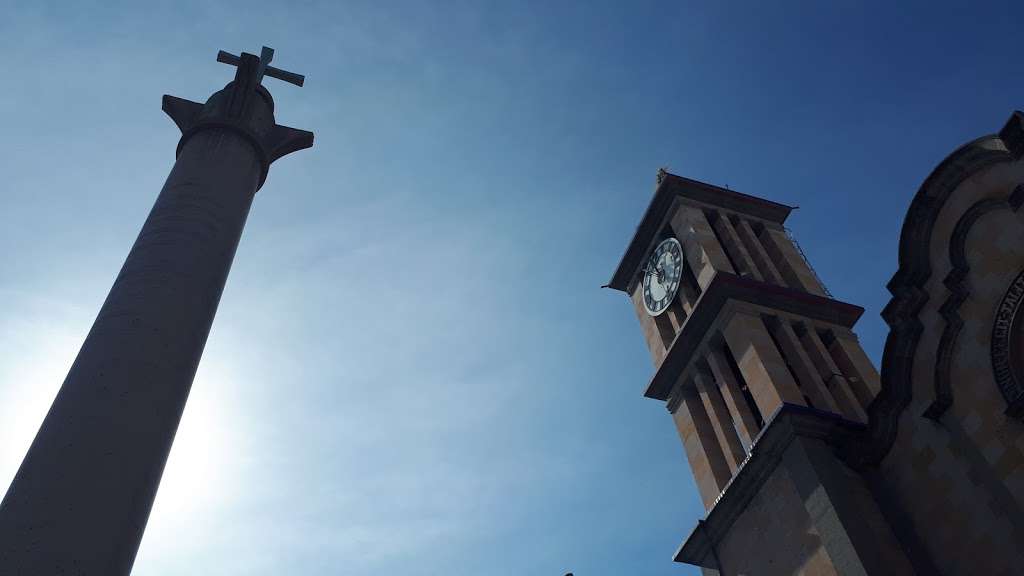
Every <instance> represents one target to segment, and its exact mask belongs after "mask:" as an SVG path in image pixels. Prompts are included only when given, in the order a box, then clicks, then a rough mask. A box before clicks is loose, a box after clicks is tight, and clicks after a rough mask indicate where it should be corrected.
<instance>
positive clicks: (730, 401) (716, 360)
mask: <svg viewBox="0 0 1024 576" xmlns="http://www.w3.org/2000/svg"><path fill="white" fill-rule="evenodd" d="M704 359H705V360H707V363H708V368H709V369H710V370H711V374H712V375H713V376H714V378H715V380H716V381H717V382H718V383H719V389H720V390H721V391H722V398H723V399H724V400H725V405H726V406H727V407H728V408H729V412H730V413H731V414H732V418H733V422H735V423H736V432H737V433H738V434H739V435H740V440H742V441H743V445H744V446H745V447H748V448H749V447H750V445H751V444H753V443H754V438H756V437H757V433H758V432H760V427H759V426H758V425H757V419H756V418H755V417H754V412H753V411H752V410H751V409H750V407H749V406H748V405H747V401H746V399H745V398H744V397H743V391H742V390H741V389H740V383H739V382H738V381H737V380H736V376H734V375H733V373H732V369H731V368H730V367H729V363H728V360H726V358H725V350H723V349H722V343H721V342H712V343H711V344H710V345H709V346H708V349H707V352H706V353H705V355H704Z"/></svg>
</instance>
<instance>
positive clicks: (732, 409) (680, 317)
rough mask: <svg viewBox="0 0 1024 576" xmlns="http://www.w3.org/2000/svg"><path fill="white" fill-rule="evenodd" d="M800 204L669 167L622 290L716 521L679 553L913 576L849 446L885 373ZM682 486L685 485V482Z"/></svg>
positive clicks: (621, 278)
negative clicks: (799, 218) (817, 254)
mask: <svg viewBox="0 0 1024 576" xmlns="http://www.w3.org/2000/svg"><path fill="white" fill-rule="evenodd" d="M792 209H793V208H792V207H790V206H786V205H783V204H779V203H776V202H772V201H769V200H765V199H762V198H757V197H754V196H748V195H746V194H741V193H739V192H735V191H732V190H728V189H724V188H719V187H717V186H712V185H709V184H705V183H702V182H697V181H694V180H690V179H687V178H683V177H680V176H676V175H674V174H670V173H668V172H665V171H663V170H662V171H659V174H658V184H657V190H656V192H655V194H654V198H653V200H652V201H651V203H650V205H649V206H648V208H647V211H646V212H645V214H644V216H643V219H642V220H641V222H640V225H639V226H638V227H637V230H636V233H635V234H634V236H633V238H632V240H631V241H630V243H629V246H628V248H627V249H626V252H625V254H624V255H623V257H622V260H621V262H620V263H619V265H618V267H617V268H616V270H615V273H614V275H613V276H612V279H611V282H610V283H609V286H610V287H611V288H614V289H617V290H621V291H623V292H625V293H626V294H627V295H629V296H630V298H631V300H632V302H633V307H634V309H635V311H636V315H637V318H638V320H639V322H640V326H641V329H642V332H643V335H644V338H645V339H646V341H647V347H648V349H649V350H650V353H651V358H652V360H653V361H654V366H655V370H654V375H653V376H652V378H651V380H650V381H649V382H648V384H647V387H646V390H645V391H644V395H645V396H646V397H648V398H652V399H655V400H660V401H662V402H664V403H665V406H666V408H667V409H668V412H669V414H670V415H671V417H672V420H673V421H674V423H675V426H676V428H677V430H678V432H679V437H680V439H681V440H682V443H683V446H684V448H685V452H686V457H687V459H688V460H689V463H690V469H691V472H692V473H693V476H694V479H695V481H696V485H697V489H698V490H699V492H700V496H701V499H702V500H703V502H704V506H705V508H706V509H707V515H706V517H705V518H704V519H703V520H699V521H698V522H697V525H696V527H695V528H694V529H693V531H692V532H691V533H690V535H689V536H688V537H687V538H686V540H685V541H684V542H683V543H682V545H681V546H680V548H679V550H678V551H677V552H676V554H675V558H674V559H675V560H676V561H678V562H685V563H689V564H694V565H697V566H700V567H702V568H703V569H704V572H705V573H706V574H724V575H730V576H732V575H738V574H756V575H764V574H870V575H875V574H878V575H881V574H886V575H892V574H912V573H914V572H915V568H914V567H912V563H911V560H910V558H909V557H908V556H907V554H906V553H905V551H904V545H903V544H902V543H901V542H900V540H899V539H898V538H897V535H896V532H894V530H893V528H892V526H891V524H890V523H891V519H890V518H888V517H887V515H886V513H885V510H884V509H883V508H882V507H880V505H879V502H878V501H877V499H876V497H875V496H874V494H873V491H872V488H871V484H872V482H873V480H872V478H871V477H869V476H866V475H864V474H863V473H861V472H858V471H857V470H855V469H854V468H852V467H851V466H850V465H848V463H847V462H846V461H845V459H844V458H843V456H842V454H841V452H842V450H843V447H844V446H846V445H848V444H849V443H850V441H851V439H853V438H856V437H858V436H860V435H863V434H864V432H865V430H866V428H867V423H868V416H867V409H868V407H869V406H870V404H871V403H872V400H873V399H874V398H875V396H876V395H877V394H878V392H879V389H880V382H879V374H878V372H877V371H876V370H875V368H874V366H873V365H872V363H871V361H870V360H869V359H868V357H867V355H866V354H865V353H864V351H863V350H862V349H861V346H860V344H859V343H858V341H857V337H856V335H855V334H854V333H853V331H852V328H853V326H854V324H855V323H856V322H857V319H858V318H860V316H861V314H862V313H863V309H862V308H860V307H859V306H855V305H853V304H849V303H845V302H841V301H839V300H836V299H835V298H833V297H832V296H831V294H829V292H828V290H827V289H826V288H825V286H824V285H823V284H822V282H821V281H820V280H819V278H818V277H817V275H816V274H815V272H814V270H813V268H811V266H810V265H809V264H808V262H807V260H806V259H805V258H804V256H803V253H802V251H801V250H800V248H799V245H798V244H797V243H796V242H795V241H794V240H793V238H792V237H791V236H790V235H789V234H788V232H787V230H786V228H785V222H786V218H787V217H788V216H789V214H790V212H791V211H792ZM670 482H671V480H670Z"/></svg>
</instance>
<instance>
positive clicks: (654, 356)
mask: <svg viewBox="0 0 1024 576" xmlns="http://www.w3.org/2000/svg"><path fill="white" fill-rule="evenodd" d="M630 298H631V299H632V300H633V311H634V312H636V317H637V320H639V321H640V330H641V331H642V332H643V334H644V340H645V341H646V342H647V350H648V351H649V352H650V353H651V360H652V361H653V362H654V365H655V366H659V365H661V361H662V359H664V358H665V344H664V343H663V341H662V339H661V332H660V331H659V330H658V325H657V324H656V323H655V322H654V318H652V317H651V315H650V314H648V313H647V311H646V310H644V299H643V287H642V286H641V285H640V284H637V287H636V288H635V289H634V290H633V294H632V295H631V297H630Z"/></svg>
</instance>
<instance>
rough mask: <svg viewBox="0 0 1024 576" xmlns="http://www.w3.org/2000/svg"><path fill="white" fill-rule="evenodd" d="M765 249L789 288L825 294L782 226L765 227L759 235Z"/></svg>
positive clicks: (819, 294) (820, 294)
mask: <svg viewBox="0 0 1024 576" xmlns="http://www.w3.org/2000/svg"><path fill="white" fill-rule="evenodd" d="M760 238H761V240H762V241H763V242H764V247H765V251H766V252H767V254H768V255H769V256H770V257H771V259H772V260H773V261H774V262H775V264H776V268H777V269H778V270H779V273H780V274H781V275H782V277H783V278H784V279H785V280H786V283H787V284H788V285H789V286H790V287H791V288H797V289H800V290H804V291H806V292H810V293H811V294H816V295H818V296H827V294H825V290H824V288H823V287H822V285H821V282H819V281H818V277H817V276H816V275H815V274H814V271H813V270H811V268H810V266H808V264H807V261H806V260H804V257H803V256H802V255H801V254H800V251H799V250H798V249H797V247H796V246H794V245H793V241H792V240H791V239H790V238H789V235H788V234H786V231H785V230H783V229H782V228H774V227H765V229H764V231H763V232H762V233H761V235H760Z"/></svg>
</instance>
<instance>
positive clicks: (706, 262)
mask: <svg viewBox="0 0 1024 576" xmlns="http://www.w3.org/2000/svg"><path fill="white" fill-rule="evenodd" d="M671 226H672V230H673V232H675V234H676V237H677V238H679V239H680V242H682V244H683V254H684V256H685V257H686V262H687V263H688V264H689V265H690V268H691V269H692V270H693V274H694V276H696V277H697V284H698V285H700V289H701V290H706V289H707V287H708V284H710V283H711V279H712V278H713V277H714V276H715V272H716V271H718V270H724V271H725V272H730V273H735V270H733V268H732V264H730V263H729V257H728V256H726V255H725V249H724V248H722V245H721V244H719V243H718V238H717V237H716V236H715V232H714V230H712V228H711V224H710V223H708V219H707V218H705V217H704V212H703V211H701V209H700V208H695V207H693V206H683V207H681V208H680V209H679V211H677V212H676V214H675V216H673V217H672V223H671ZM691 228H692V229H693V234H690V233H689V232H688V230H689V229H691Z"/></svg>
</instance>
